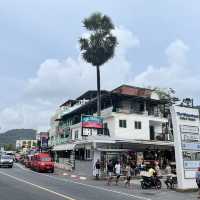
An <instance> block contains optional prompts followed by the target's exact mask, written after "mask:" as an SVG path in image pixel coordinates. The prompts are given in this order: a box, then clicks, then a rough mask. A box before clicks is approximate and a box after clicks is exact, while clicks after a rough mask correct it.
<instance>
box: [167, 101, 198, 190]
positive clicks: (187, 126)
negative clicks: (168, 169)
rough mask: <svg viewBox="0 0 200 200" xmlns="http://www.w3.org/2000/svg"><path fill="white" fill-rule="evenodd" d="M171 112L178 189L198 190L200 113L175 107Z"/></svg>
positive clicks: (194, 109) (186, 108) (187, 108)
mask: <svg viewBox="0 0 200 200" xmlns="http://www.w3.org/2000/svg"><path fill="white" fill-rule="evenodd" d="M170 112H171V117H172V125H173V133H174V146H175V157H176V172H177V179H178V188H179V189H191V188H197V185H196V181H195V173H196V170H197V168H198V167H199V166H200V159H199V157H200V135H199V126H200V121H199V111H198V109H196V108H191V107H183V106H176V105H173V106H171V108H170Z"/></svg>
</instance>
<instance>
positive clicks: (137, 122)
mask: <svg viewBox="0 0 200 200" xmlns="http://www.w3.org/2000/svg"><path fill="white" fill-rule="evenodd" d="M135 129H142V123H141V122H140V121H135Z"/></svg>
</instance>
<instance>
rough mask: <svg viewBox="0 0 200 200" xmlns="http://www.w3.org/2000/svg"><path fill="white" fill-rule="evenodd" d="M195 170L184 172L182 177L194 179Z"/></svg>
mask: <svg viewBox="0 0 200 200" xmlns="http://www.w3.org/2000/svg"><path fill="white" fill-rule="evenodd" d="M195 176H196V170H184V177H185V178H186V179H195Z"/></svg>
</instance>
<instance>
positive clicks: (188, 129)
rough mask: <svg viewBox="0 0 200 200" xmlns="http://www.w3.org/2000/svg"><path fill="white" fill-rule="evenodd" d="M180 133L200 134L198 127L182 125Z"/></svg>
mask: <svg viewBox="0 0 200 200" xmlns="http://www.w3.org/2000/svg"><path fill="white" fill-rule="evenodd" d="M180 131H181V133H192V134H199V127H198V126H188V125H181V126H180Z"/></svg>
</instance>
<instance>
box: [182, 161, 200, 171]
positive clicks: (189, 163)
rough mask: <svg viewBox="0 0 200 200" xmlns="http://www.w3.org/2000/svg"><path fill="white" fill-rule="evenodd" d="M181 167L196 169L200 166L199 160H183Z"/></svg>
mask: <svg viewBox="0 0 200 200" xmlns="http://www.w3.org/2000/svg"><path fill="white" fill-rule="evenodd" d="M183 167H184V168H185V169H197V168H198V167H200V161H184V162H183Z"/></svg>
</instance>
